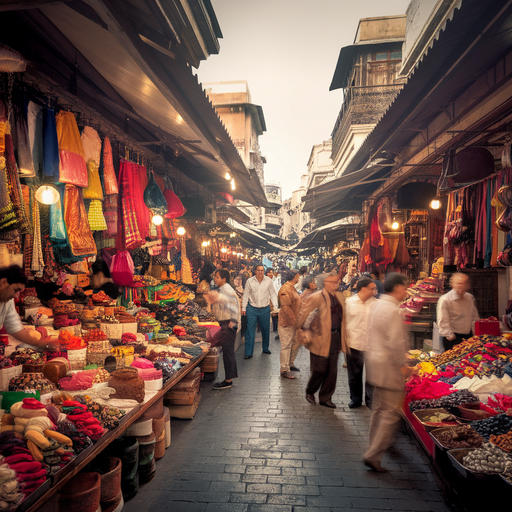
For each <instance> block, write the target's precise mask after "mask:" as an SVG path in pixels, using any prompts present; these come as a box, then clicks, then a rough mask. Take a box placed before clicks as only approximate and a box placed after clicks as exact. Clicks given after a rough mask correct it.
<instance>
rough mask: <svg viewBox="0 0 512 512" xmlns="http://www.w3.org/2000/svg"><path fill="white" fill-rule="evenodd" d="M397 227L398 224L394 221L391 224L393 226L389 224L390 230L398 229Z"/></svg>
mask: <svg viewBox="0 0 512 512" xmlns="http://www.w3.org/2000/svg"><path fill="white" fill-rule="evenodd" d="M398 227H399V224H398V222H396V221H395V222H393V224H391V228H392V229H398Z"/></svg>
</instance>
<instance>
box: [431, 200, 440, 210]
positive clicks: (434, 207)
mask: <svg viewBox="0 0 512 512" xmlns="http://www.w3.org/2000/svg"><path fill="white" fill-rule="evenodd" d="M430 208H431V209H432V210H439V208H441V201H439V199H432V201H430Z"/></svg>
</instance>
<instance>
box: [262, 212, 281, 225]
mask: <svg viewBox="0 0 512 512" xmlns="http://www.w3.org/2000/svg"><path fill="white" fill-rule="evenodd" d="M265 224H270V225H272V226H281V225H282V224H283V219H281V217H279V215H273V214H271V213H266V214H265Z"/></svg>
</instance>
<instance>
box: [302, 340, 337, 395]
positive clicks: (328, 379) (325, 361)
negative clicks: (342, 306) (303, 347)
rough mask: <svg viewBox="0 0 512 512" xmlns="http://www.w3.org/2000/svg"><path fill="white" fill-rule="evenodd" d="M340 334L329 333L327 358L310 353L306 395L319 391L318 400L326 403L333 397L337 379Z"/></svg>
mask: <svg viewBox="0 0 512 512" xmlns="http://www.w3.org/2000/svg"><path fill="white" fill-rule="evenodd" d="M339 346H340V332H339V331H337V332H332V333H331V345H330V347H329V356H328V357H322V356H317V355H316V354H313V353H310V355H309V356H310V364H311V376H310V377H309V382H308V385H307V387H306V394H307V395H314V394H315V393H316V392H317V391H318V390H319V389H320V392H319V393H318V399H319V400H320V402H327V401H328V400H330V399H331V397H332V395H334V391H335V390H336V381H337V378H338V356H339Z"/></svg>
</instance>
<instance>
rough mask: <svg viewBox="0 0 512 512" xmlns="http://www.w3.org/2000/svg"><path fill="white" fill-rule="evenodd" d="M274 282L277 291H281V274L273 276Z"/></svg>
mask: <svg viewBox="0 0 512 512" xmlns="http://www.w3.org/2000/svg"><path fill="white" fill-rule="evenodd" d="M272 283H273V284H274V290H275V291H276V293H279V290H280V289H281V276H274V277H273V278H272Z"/></svg>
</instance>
